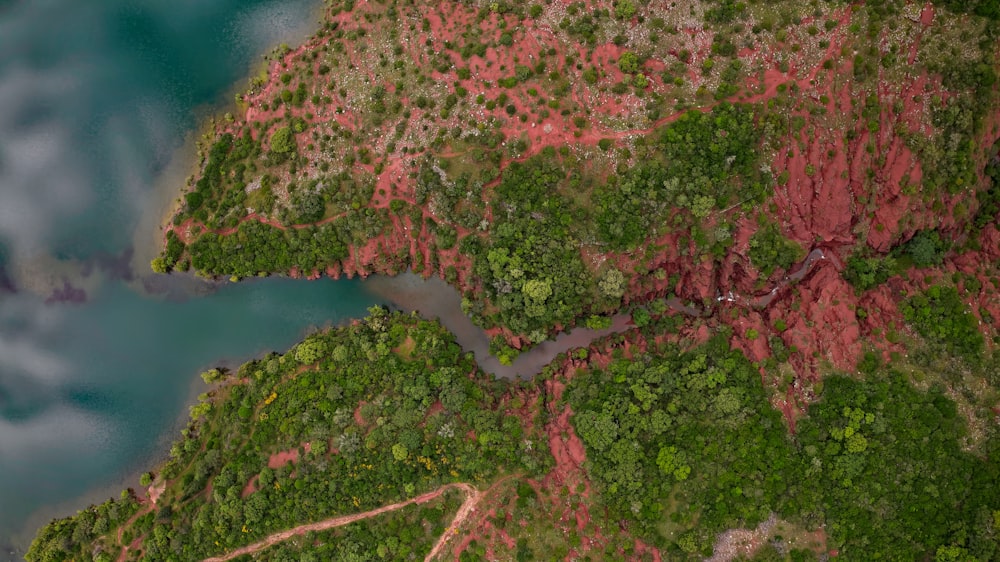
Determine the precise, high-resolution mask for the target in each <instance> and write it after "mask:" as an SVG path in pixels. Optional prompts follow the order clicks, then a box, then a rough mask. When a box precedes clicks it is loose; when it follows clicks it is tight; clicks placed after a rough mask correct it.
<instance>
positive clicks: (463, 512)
mask: <svg viewBox="0 0 1000 562" xmlns="http://www.w3.org/2000/svg"><path fill="white" fill-rule="evenodd" d="M451 488H457V489H459V490H462V491H463V492H465V501H464V502H462V505H461V506H460V507H459V508H458V512H457V513H456V514H455V518H454V519H453V520H452V522H451V524H450V525H449V526H448V529H447V530H446V531H445V532H444V534H443V535H442V536H441V538H440V539H438V541H437V543H436V544H435V545H434V548H433V549H432V550H431V552H430V554H428V555H427V558H426V560H431V559H432V558H433V557H434V556H436V555H437V554H438V552H440V550H441V549H442V548H443V547H444V545H445V544H446V543H447V542H448V537H449V536H450V535H451V534H452V530H453V529H455V528H457V527H458V526H459V525H460V524H461V523H462V522H463V521H464V520H465V519H466V518H468V516H469V514H471V513H472V511H473V508H475V505H476V503H478V502H479V499H480V498H481V497H482V494H481V493H480V492H479V490H477V489H476V488H475V487H474V486H472V485H471V484H466V483H463V482H459V483H456V484H446V485H444V486H441V487H440V488H438V489H436V490H434V491H432V492H427V493H426V494H422V495H419V496H417V497H415V498H411V499H408V500H406V501H402V502H398V503H394V504H390V505H384V506H382V507H379V508H376V509H373V510H371V511H365V512H363V513H354V514H351V515H341V516H338V517H331V518H330V519H324V520H323V521H317V522H316V523H309V524H306V525H299V526H298V527H293V528H291V529H288V530H286V531H279V532H277V533H274V534H272V535H269V536H267V537H266V538H264V539H263V540H260V541H258V542H255V543H253V544H250V545H247V546H244V547H240V548H238V549H236V550H234V551H232V552H229V553H226V554H223V555H221V556H214V557H212V558H206V559H205V560H204V562H226V561H227V560H232V559H234V558H237V557H239V556H243V555H245V554H253V553H255V552H258V551H261V550H263V549H265V548H268V547H271V546H274V545H276V544H278V543H281V542H284V541H286V540H288V539H290V538H292V537H295V536H301V535H304V534H306V533H310V532H313V531H328V530H330V529H335V528H337V527H343V526H344V525H350V524H351V523H354V522H356V521H361V520H364V519H369V518H372V517H376V516H378V515H382V514H383V513H388V512H390V511H396V510H398V509H402V508H404V507H406V506H409V505H413V504H422V503H427V502H429V501H432V500H434V499H437V498H438V497H440V496H441V494H443V493H444V492H445V491H446V490H449V489H451Z"/></svg>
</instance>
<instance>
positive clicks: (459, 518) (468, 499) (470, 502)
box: [424, 484, 483, 562]
mask: <svg viewBox="0 0 1000 562" xmlns="http://www.w3.org/2000/svg"><path fill="white" fill-rule="evenodd" d="M455 486H458V487H460V488H462V490H463V491H465V501H464V502H462V505H461V506H460V507H459V508H458V511H457V512H456V513H455V518H454V519H452V520H451V524H450V525H448V528H447V529H445V530H444V533H441V537H440V538H439V539H438V540H437V542H436V543H434V548H432V549H431V551H430V552H429V553H428V554H427V557H426V558H424V562H430V561H431V560H434V558H436V557H437V556H438V554H440V553H441V550H443V549H444V547H445V545H446V544H448V539H450V538H451V537H452V536H453V535H455V534H456V533H458V528H459V527H460V526H461V525H462V523H464V522H465V520H466V519H468V518H469V515H471V514H472V512H473V511H474V510H475V508H476V504H477V503H479V500H480V498H482V497H483V493H482V492H480V491H479V490H476V489H475V488H473V487H472V486H470V485H468V484H455Z"/></svg>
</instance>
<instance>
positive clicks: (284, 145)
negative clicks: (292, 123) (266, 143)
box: [270, 127, 295, 154]
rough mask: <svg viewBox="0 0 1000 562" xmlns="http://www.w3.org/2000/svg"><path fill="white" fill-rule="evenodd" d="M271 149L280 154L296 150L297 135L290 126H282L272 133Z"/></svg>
mask: <svg viewBox="0 0 1000 562" xmlns="http://www.w3.org/2000/svg"><path fill="white" fill-rule="evenodd" d="M270 145H271V150H272V151H274V152H277V153H278V154H286V153H289V152H292V151H293V150H295V136H294V135H292V130H291V129H290V128H289V127H280V128H279V129H278V130H276V131H274V133H273V134H272V135H271V141H270Z"/></svg>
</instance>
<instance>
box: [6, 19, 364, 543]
mask: <svg viewBox="0 0 1000 562" xmlns="http://www.w3.org/2000/svg"><path fill="white" fill-rule="evenodd" d="M319 4H320V3H319V2H318V1H316V0H144V1H143V2H135V1H134V0H95V1H91V2H80V1H78V0H32V1H30V2H28V1H16V0H12V1H4V0H0V560H17V559H20V552H22V549H23V548H24V547H25V546H26V541H28V540H30V537H31V536H32V535H33V532H34V529H35V528H37V526H38V525H39V524H41V523H44V522H45V521H47V520H48V519H50V518H51V517H54V516H64V515H69V514H72V513H73V512H74V511H75V510H76V509H79V508H80V507H83V506H84V505H86V503H89V502H90V501H94V500H100V499H102V498H103V497H107V496H108V495H111V494H115V493H116V489H119V488H120V486H121V485H123V484H128V485H132V486H134V485H136V482H134V481H130V480H129V479H130V478H132V479H134V477H135V475H136V473H137V471H139V470H140V469H142V468H143V467H145V466H148V465H149V464H150V463H153V462H155V461H156V460H157V459H158V458H160V456H161V455H163V453H164V451H165V450H166V449H165V444H166V442H168V441H169V440H171V439H173V438H174V437H175V436H176V435H177V434H176V431H177V429H178V423H179V421H180V420H181V419H182V417H183V414H184V410H185V409H186V404H187V403H188V402H189V400H190V399H191V398H192V396H193V395H195V394H197V393H198V392H200V391H202V390H204V387H203V385H201V383H200V380H198V379H197V374H198V373H199V372H200V371H201V370H203V369H205V368H207V367H210V366H214V365H216V364H219V363H228V364H230V365H235V364H237V363H238V362H240V361H242V360H244V359H246V358H248V357H250V356H254V355H257V354H261V353H264V352H266V351H268V350H272V349H277V350H283V349H285V348H287V347H288V346H289V345H291V344H293V343H294V342H295V341H297V340H298V339H299V338H300V337H301V336H302V334H303V333H304V332H305V331H306V330H308V329H310V328H313V327H317V326H323V325H326V324H328V323H331V322H339V321H343V320H345V319H347V318H350V317H356V316H359V315H361V314H363V313H364V310H365V308H366V307H367V306H369V305H370V304H372V303H374V302H376V301H379V300H381V299H380V298H379V297H375V296H372V295H370V294H369V293H368V292H367V291H366V290H365V289H364V288H363V287H362V285H361V284H360V283H357V282H351V281H340V282H333V281H320V282H315V283H305V282H295V281H290V280H281V279H267V280H257V281H252V282H249V283H245V284H243V283H241V284H239V285H229V284H222V285H219V286H215V285H209V284H207V283H204V282H201V281H196V280H193V279H177V278H174V279H171V280H164V279H162V278H160V279H153V278H148V277H145V276H146V275H147V272H146V271H145V270H146V269H147V268H146V267H134V266H132V263H131V262H132V260H131V259H130V256H131V252H132V245H133V240H144V239H150V240H151V239H153V235H154V233H153V232H152V230H150V232H147V233H145V234H141V233H140V235H137V228H140V223H141V222H142V219H143V216H144V213H145V216H150V213H152V214H153V215H155V216H156V217H159V216H162V214H163V212H164V211H165V209H164V208H163V204H162V201H163V199H164V197H163V196H162V194H163V192H162V191H157V188H156V187H154V186H156V185H157V184H158V183H160V184H162V183H167V184H170V183H171V182H169V181H167V182H164V180H163V178H162V177H163V174H164V173H165V170H168V169H179V170H180V174H181V177H183V175H184V174H186V173H188V172H189V171H190V170H188V169H186V168H187V166H186V165H185V164H184V163H183V162H181V163H180V164H176V162H175V164H171V165H170V166H168V164H170V163H171V161H172V159H173V158H174V155H175V154H177V153H178V151H179V149H181V148H182V146H183V145H184V140H185V138H186V137H189V136H190V135H191V132H192V131H193V130H194V129H195V127H196V126H197V124H198V119H199V117H204V116H205V115H206V114H207V113H208V112H210V111H217V110H219V109H220V108H224V107H225V104H226V103H228V102H229V100H231V96H232V87H233V85H234V84H236V83H238V82H242V81H243V79H244V77H245V76H247V75H248V73H249V72H250V69H251V68H252V66H253V65H254V64H255V63H257V62H259V60H260V59H259V56H260V55H261V54H262V53H263V52H265V51H266V50H268V49H269V48H270V47H272V46H274V45H276V44H278V43H279V42H283V41H287V42H291V43H294V42H297V41H298V40H301V39H302V38H303V37H304V35H305V34H307V33H308V32H309V30H310V27H311V26H312V25H313V24H314V21H315V16H316V12H315V10H316V9H318V7H319ZM182 152H183V151H182ZM168 187H172V188H176V185H172V186H170V185H168ZM154 218H155V217H154ZM147 222H148V221H147ZM152 222H153V223H155V222H156V221H155V220H153V221H152ZM137 250H139V251H140V253H141V250H143V249H142V248H139V249H137ZM145 250H147V251H148V248H146V249H145ZM150 289H152V290H150Z"/></svg>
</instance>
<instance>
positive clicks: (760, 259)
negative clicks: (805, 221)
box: [750, 223, 803, 277]
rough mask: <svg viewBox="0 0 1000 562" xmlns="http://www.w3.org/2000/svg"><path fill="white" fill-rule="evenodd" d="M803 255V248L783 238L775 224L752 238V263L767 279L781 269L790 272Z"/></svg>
mask: <svg viewBox="0 0 1000 562" xmlns="http://www.w3.org/2000/svg"><path fill="white" fill-rule="evenodd" d="M802 254H803V251H802V247H801V246H799V245H798V244H796V243H795V242H792V241H791V240H788V239H787V238H785V237H784V236H782V235H781V232H779V231H778V227H777V225H775V224H773V223H772V224H769V225H767V226H765V227H764V228H762V229H760V230H758V231H757V232H756V233H754V235H753V236H752V237H751V238H750V261H751V262H752V263H753V265H754V267H756V268H757V269H758V270H759V271H760V272H761V273H762V274H763V275H764V276H765V277H770V275H771V274H772V273H774V270H775V269H777V268H779V267H780V268H781V269H784V270H788V269H789V268H790V267H792V264H794V263H795V262H796V261H798V260H799V259H801V257H802Z"/></svg>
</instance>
